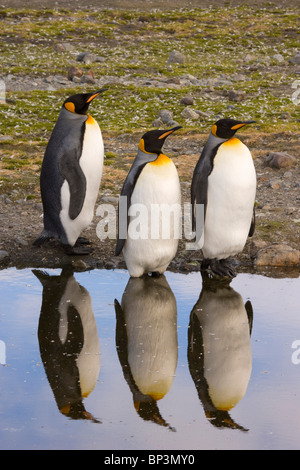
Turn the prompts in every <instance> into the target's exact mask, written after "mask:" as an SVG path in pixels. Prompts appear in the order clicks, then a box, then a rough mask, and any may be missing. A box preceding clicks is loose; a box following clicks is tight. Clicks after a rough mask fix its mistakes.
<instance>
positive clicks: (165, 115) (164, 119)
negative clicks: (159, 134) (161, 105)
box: [158, 109, 173, 124]
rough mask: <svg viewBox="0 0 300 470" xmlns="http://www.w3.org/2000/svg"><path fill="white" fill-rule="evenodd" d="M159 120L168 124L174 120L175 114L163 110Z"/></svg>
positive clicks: (159, 114)
mask: <svg viewBox="0 0 300 470" xmlns="http://www.w3.org/2000/svg"><path fill="white" fill-rule="evenodd" d="M158 118H160V119H161V120H162V122H163V123H165V124H166V123H167V122H169V121H171V120H172V119H173V113H172V112H171V111H169V110H167V109H161V110H160V111H159V113H158Z"/></svg>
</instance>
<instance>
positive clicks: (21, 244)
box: [16, 237, 28, 246]
mask: <svg viewBox="0 0 300 470" xmlns="http://www.w3.org/2000/svg"><path fill="white" fill-rule="evenodd" d="M16 243H17V244H18V245H20V246H28V242H27V241H26V240H24V239H23V238H20V237H17V238H16Z"/></svg>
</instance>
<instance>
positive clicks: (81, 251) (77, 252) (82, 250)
mask: <svg viewBox="0 0 300 470" xmlns="http://www.w3.org/2000/svg"><path fill="white" fill-rule="evenodd" d="M64 250H65V253H66V254H67V255H69V256H86V255H89V254H91V252H92V248H88V247H85V246H81V245H79V246H76V245H74V246H70V245H64Z"/></svg>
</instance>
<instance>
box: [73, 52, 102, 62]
mask: <svg viewBox="0 0 300 470" xmlns="http://www.w3.org/2000/svg"><path fill="white" fill-rule="evenodd" d="M76 60H77V61H78V62H84V63H85V64H87V65H88V64H92V63H93V62H96V61H97V56H96V54H93V53H92V52H81V53H80V54H78V56H77V58H76Z"/></svg>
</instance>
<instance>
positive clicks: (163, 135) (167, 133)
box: [158, 126, 182, 140]
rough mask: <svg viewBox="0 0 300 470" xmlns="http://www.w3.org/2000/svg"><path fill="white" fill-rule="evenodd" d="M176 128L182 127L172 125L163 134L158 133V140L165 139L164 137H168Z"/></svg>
mask: <svg viewBox="0 0 300 470" xmlns="http://www.w3.org/2000/svg"><path fill="white" fill-rule="evenodd" d="M178 129H182V126H176V127H173V128H172V129H169V130H168V131H166V132H165V133H164V134H162V135H160V136H159V137H158V139H159V140H161V139H165V138H166V137H168V135H170V134H173V132H175V131H177V130H178Z"/></svg>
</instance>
